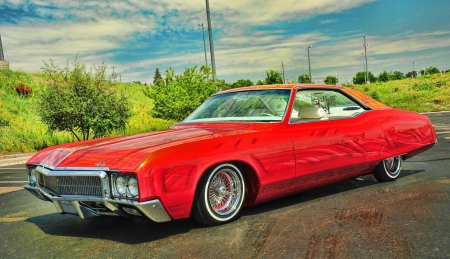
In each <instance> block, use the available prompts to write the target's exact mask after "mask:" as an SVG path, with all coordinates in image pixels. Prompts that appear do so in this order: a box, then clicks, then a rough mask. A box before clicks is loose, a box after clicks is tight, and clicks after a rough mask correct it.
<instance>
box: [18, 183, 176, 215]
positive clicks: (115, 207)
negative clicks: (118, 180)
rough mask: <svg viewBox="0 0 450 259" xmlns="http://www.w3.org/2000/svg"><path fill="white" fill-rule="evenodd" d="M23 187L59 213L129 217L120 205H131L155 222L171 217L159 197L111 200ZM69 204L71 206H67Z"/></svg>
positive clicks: (28, 186) (27, 186)
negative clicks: (89, 204)
mask: <svg viewBox="0 0 450 259" xmlns="http://www.w3.org/2000/svg"><path fill="white" fill-rule="evenodd" d="M24 188H25V189H26V190H27V191H29V192H31V193H32V194H34V195H35V196H36V197H38V198H39V199H41V200H44V201H49V202H52V203H53V204H54V206H55V208H56V210H57V211H58V213H61V214H66V213H67V214H75V215H78V216H79V217H81V218H82V219H84V218H87V217H90V216H92V215H119V216H123V217H130V215H128V214H127V213H126V212H125V211H124V210H121V208H120V206H126V207H131V208H134V209H136V210H138V211H139V212H140V213H141V214H142V215H144V216H145V217H147V218H149V219H151V220H153V221H155V222H166V221H170V220H171V218H170V216H169V214H168V213H167V211H166V210H165V209H164V206H163V205H162V203H161V201H160V200H159V199H155V200H150V201H146V202H136V201H121V200H113V199H111V198H107V197H93V196H75V195H64V196H54V195H52V194H50V193H47V192H46V191H45V190H43V189H41V188H38V187H33V186H30V185H29V184H27V185H24ZM80 202H98V203H100V204H102V205H103V206H105V207H106V208H107V209H108V210H110V211H111V212H103V211H102V212H98V211H94V210H93V209H90V208H88V207H86V206H83V205H80ZM69 206H72V208H71V207H69Z"/></svg>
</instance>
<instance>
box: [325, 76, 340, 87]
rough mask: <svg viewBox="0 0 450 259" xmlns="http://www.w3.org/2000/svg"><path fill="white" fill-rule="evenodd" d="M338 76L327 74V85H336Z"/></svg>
mask: <svg viewBox="0 0 450 259" xmlns="http://www.w3.org/2000/svg"><path fill="white" fill-rule="evenodd" d="M337 81H338V80H337V77H335V76H327V78H325V80H324V83H325V84H327V85H336V84H337Z"/></svg>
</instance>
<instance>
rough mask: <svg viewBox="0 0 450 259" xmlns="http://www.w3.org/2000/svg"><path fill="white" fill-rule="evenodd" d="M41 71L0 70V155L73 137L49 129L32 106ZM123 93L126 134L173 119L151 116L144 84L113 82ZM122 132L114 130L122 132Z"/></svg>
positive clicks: (155, 127)
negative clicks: (24, 93) (127, 107)
mask: <svg viewBox="0 0 450 259" xmlns="http://www.w3.org/2000/svg"><path fill="white" fill-rule="evenodd" d="M20 83H24V84H25V85H27V86H29V87H31V88H32V89H33V93H32V95H31V96H30V97H21V96H19V95H18V94H17V92H16V90H15V87H16V86H18V85H19V84H20ZM44 83H45V77H44V75H42V74H38V73H35V74H29V73H25V72H21V71H10V70H0V155H4V154H12V153H21V152H34V151H38V150H41V149H43V148H46V147H49V146H53V145H58V144H62V143H67V142H73V141H75V140H76V138H75V137H73V136H72V134H71V133H67V132H53V133H50V132H48V127H47V126H46V125H45V124H44V123H42V122H41V121H40V119H39V116H38V114H37V112H36V109H35V105H36V104H35V103H36V102H35V100H36V98H39V97H38V96H39V94H40V93H41V91H42V89H43V88H44ZM114 87H116V88H117V89H118V90H120V91H122V92H125V93H126V94H127V96H128V97H129V100H130V103H131V105H132V111H133V116H132V117H131V118H130V121H129V123H128V125H127V128H126V130H125V134H126V135H131V134H137V133H143V132H149V131H156V130H164V129H168V128H169V127H170V126H171V125H172V124H174V123H175V121H170V120H163V119H157V118H153V117H151V115H150V111H151V109H152V108H153V101H152V100H151V99H149V98H148V97H147V96H145V95H144V93H143V91H142V89H143V88H144V86H143V85H140V84H132V83H119V84H115V85H114ZM122 134H123V132H117V135H122Z"/></svg>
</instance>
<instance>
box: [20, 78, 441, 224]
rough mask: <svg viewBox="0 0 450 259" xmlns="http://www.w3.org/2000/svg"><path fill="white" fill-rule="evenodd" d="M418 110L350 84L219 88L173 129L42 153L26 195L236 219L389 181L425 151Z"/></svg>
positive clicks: (74, 204) (34, 161)
mask: <svg viewBox="0 0 450 259" xmlns="http://www.w3.org/2000/svg"><path fill="white" fill-rule="evenodd" d="M435 142H436V134H435V132H434V129H433V126H432V125H431V123H430V120H429V119H428V118H427V117H426V116H424V115H421V114H416V113H412V112H408V111H403V110H397V109H393V108H390V107H388V106H386V105H384V104H382V103H379V102H378V101H376V100H374V99H372V98H370V97H368V96H366V95H364V94H362V93H360V92H357V91H355V90H353V89H350V88H345V87H340V86H328V85H267V86H252V87H245V88H239V89H233V90H229V91H224V92H220V93H218V94H216V95H214V96H212V97H211V98H210V99H208V100H207V101H206V102H205V103H203V104H202V105H201V106H200V107H199V108H198V109H197V110H195V111H194V112H193V113H192V114H191V115H189V116H188V117H187V118H186V119H185V120H184V121H182V122H181V123H179V124H175V125H173V126H172V127H171V129H170V130H166V131H161V132H151V133H146V134H141V135H135V136H125V137H114V138H104V139H95V140H89V141H82V142H76V143H70V144H64V145H59V146H54V147H50V148H47V149H44V150H42V151H40V152H38V153H37V154H36V155H35V156H33V157H32V158H31V159H30V160H28V162H27V169H28V179H29V184H27V185H25V188H26V189H27V190H29V191H30V192H31V193H33V194H34V195H36V196H37V197H38V198H40V199H42V200H45V201H49V202H52V203H53V204H54V205H55V207H56V210H57V211H58V212H59V213H61V214H66V213H67V214H75V215H79V216H80V217H81V218H86V217H89V216H98V215H120V216H124V217H130V216H142V217H147V218H149V219H151V220H153V221H156V222H164V221H169V220H173V219H181V218H187V217H190V216H193V217H195V218H196V219H197V220H198V221H199V222H201V223H203V224H207V225H217V224H221V223H226V222H229V221H231V220H234V219H236V218H237V217H238V215H239V212H240V210H241V208H242V207H244V206H253V205H256V204H259V203H262V202H265V201H268V200H272V199H276V198H279V197H283V196H286V195H290V194H293V193H298V192H301V191H305V190H307V189H311V188H315V187H318V186H323V185H327V184H331V183H336V182H339V181H344V180H347V179H353V178H356V177H358V176H361V175H366V174H373V175H374V176H375V178H376V179H377V180H378V181H381V182H384V181H393V180H395V179H397V178H398V176H399V174H400V169H401V168H400V166H401V162H402V160H405V159H408V158H410V157H412V156H414V155H417V154H418V153H420V152H423V151H425V150H427V149H429V148H431V147H432V146H433V145H434V144H435Z"/></svg>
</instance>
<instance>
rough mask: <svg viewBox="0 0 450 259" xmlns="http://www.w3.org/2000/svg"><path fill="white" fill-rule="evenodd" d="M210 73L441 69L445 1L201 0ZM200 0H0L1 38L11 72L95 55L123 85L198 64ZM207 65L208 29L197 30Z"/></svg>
mask: <svg viewBox="0 0 450 259" xmlns="http://www.w3.org/2000/svg"><path fill="white" fill-rule="evenodd" d="M210 8H211V12H212V13H211V14H212V28H213V39H214V47H215V57H216V68H217V76H218V78H219V79H225V80H226V81H227V82H234V81H236V80H238V79H241V78H242V79H251V80H252V81H254V82H256V81H257V80H259V79H262V78H263V77H264V74H265V71H266V70H268V69H274V70H278V71H281V62H284V66H285V73H286V78H287V79H288V80H292V79H293V78H297V77H298V76H299V75H301V74H305V73H308V57H307V46H309V45H312V46H313V48H312V49H310V55H311V67H312V77H313V80H317V81H318V82H320V81H323V79H324V78H325V77H326V76H328V75H339V77H342V78H343V81H345V82H347V80H350V79H351V78H352V77H353V76H354V75H355V74H356V72H358V71H362V70H363V56H362V52H363V51H364V50H363V36H364V35H365V36H366V40H367V43H368V44H369V48H368V52H367V56H368V67H369V70H370V71H372V72H373V73H374V74H375V75H378V74H379V73H380V72H381V71H383V70H387V71H390V70H392V71H396V70H398V71H402V72H404V73H406V72H409V71H412V69H413V68H412V64H413V62H414V64H415V69H416V70H417V69H420V68H427V67H430V66H436V67H438V68H439V69H440V70H447V69H450V22H449V19H448V17H449V13H450V1H447V0H427V1H425V0H315V1H311V0H284V1H261V0H210ZM205 9H206V7H205V1H204V0H189V1H186V0H122V1H114V0H110V1H97V0H90V1H76V0H59V1H45V0H0V34H1V37H2V42H3V49H4V55H5V59H6V60H8V61H9V62H10V67H11V68H12V69H21V70H25V71H38V70H39V69H40V67H42V65H43V62H42V61H43V60H44V61H47V60H48V59H49V58H52V59H54V60H55V62H56V63H57V64H60V65H62V66H64V65H65V64H66V62H67V60H71V59H73V58H74V57H75V56H76V55H78V59H79V60H80V61H82V62H85V63H86V64H88V65H91V64H99V63H102V62H103V61H104V62H105V63H106V64H107V65H108V67H109V70H110V72H112V67H113V66H114V67H115V72H116V73H119V74H121V76H122V80H123V81H141V82H147V83H148V82H150V81H152V77H153V75H154V71H155V68H156V67H158V68H159V69H160V70H161V71H165V70H166V69H167V68H169V67H173V68H174V69H175V72H176V73H181V72H183V70H184V68H185V67H192V66H194V65H202V64H204V62H205V61H204V52H203V38H202V31H201V27H199V26H198V24H199V23H203V24H204V25H205V29H206V27H207V21H206V13H205ZM205 36H206V41H207V50H208V53H207V54H208V63H210V56H209V47H208V35H207V31H205Z"/></svg>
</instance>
